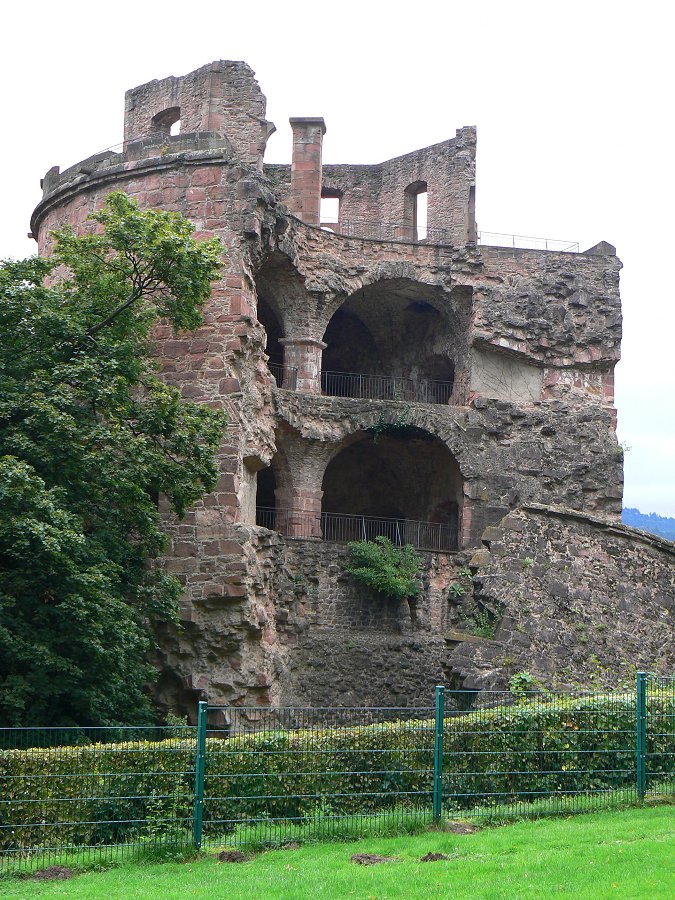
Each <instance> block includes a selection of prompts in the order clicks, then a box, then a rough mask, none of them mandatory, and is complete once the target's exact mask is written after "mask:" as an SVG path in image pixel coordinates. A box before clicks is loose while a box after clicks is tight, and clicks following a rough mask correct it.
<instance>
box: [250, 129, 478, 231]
mask: <svg viewBox="0 0 675 900" xmlns="http://www.w3.org/2000/svg"><path fill="white" fill-rule="evenodd" d="M265 172H266V173H267V174H268V175H269V177H270V179H271V181H272V182H273V184H274V187H275V189H276V191H277V194H278V196H279V198H280V199H281V200H282V202H284V203H288V202H289V198H290V170H289V169H288V167H286V166H281V165H270V166H265ZM475 178H476V129H475V128H461V129H459V130H458V131H457V136H456V137H455V138H453V139H451V140H449V141H443V142H442V143H439V144H434V145H432V146H431V147H424V148H423V149H421V150H415V151H413V152H412V153H407V154H405V155H404V156H398V157H396V158H394V159H390V160H387V161H386V162H382V163H376V164H375V165H340V164H329V165H324V166H323V189H324V191H326V193H327V195H329V196H335V195H339V197H340V221H346V222H367V223H370V224H374V225H377V224H380V223H384V224H387V225H400V226H411V225H412V211H411V207H412V200H411V196H410V191H409V190H408V189H409V188H411V186H413V185H422V184H424V185H426V187H427V195H428V210H427V216H428V220H427V225H428V228H429V229H431V231H432V232H434V233H432V235H431V238H430V241H431V242H432V243H434V242H437V243H447V244H453V245H455V246H458V247H459V246H462V245H464V244H465V243H466V242H467V240H470V239H472V237H471V236H472V234H473V231H475V221H474V215H473V207H472V195H471V190H472V188H474V187H475ZM441 233H442V239H441ZM473 239H475V238H473Z"/></svg>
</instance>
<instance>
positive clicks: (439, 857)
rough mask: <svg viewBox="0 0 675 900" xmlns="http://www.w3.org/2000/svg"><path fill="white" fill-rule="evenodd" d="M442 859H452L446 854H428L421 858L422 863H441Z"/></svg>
mask: <svg viewBox="0 0 675 900" xmlns="http://www.w3.org/2000/svg"><path fill="white" fill-rule="evenodd" d="M442 859H450V857H449V856H446V855H445V853H427V854H426V856H420V862H439V861H440V860H442Z"/></svg>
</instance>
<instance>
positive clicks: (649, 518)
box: [621, 508, 675, 541]
mask: <svg viewBox="0 0 675 900" xmlns="http://www.w3.org/2000/svg"><path fill="white" fill-rule="evenodd" d="M621 521H622V522H623V524H624V525H631V526H632V527H633V528H641V529H642V530H643V531H649V532H650V533H651V534H656V535H658V536H659V537H662V538H667V539H668V540H669V541H675V519H669V518H668V517H667V516H657V515H656V513H642V512H640V510H639V509H625V508H624V509H623V510H622V512H621Z"/></svg>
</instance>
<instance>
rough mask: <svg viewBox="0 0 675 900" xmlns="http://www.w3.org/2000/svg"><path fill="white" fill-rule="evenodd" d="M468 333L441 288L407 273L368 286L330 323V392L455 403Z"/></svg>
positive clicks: (326, 386)
mask: <svg viewBox="0 0 675 900" xmlns="http://www.w3.org/2000/svg"><path fill="white" fill-rule="evenodd" d="M463 332H464V329H463V328H462V327H461V326H460V325H459V323H458V322H457V316H456V315H455V314H454V311H453V309H452V305H451V304H450V303H449V298H448V297H447V295H444V294H443V292H442V291H441V290H440V289H439V288H437V287H434V286H431V285H428V284H422V283H419V282H415V281H412V280H410V279H405V278H401V279H391V280H385V281H378V282H376V283H375V284H372V285H368V286H367V287H364V288H361V289H360V290H359V291H356V293H354V294H352V296H351V297H349V298H348V299H347V300H346V301H345V302H344V303H343V304H342V306H341V307H340V308H339V309H338V310H337V311H336V312H335V313H334V314H333V316H332V318H331V319H330V321H329V323H328V326H327V328H326V332H325V334H324V341H325V343H326V345H327V346H326V348H325V350H324V351H323V360H322V391H323V393H324V394H327V395H329V396H341V397H369V398H372V399H388V400H417V401H420V402H432V403H447V402H448V401H449V399H450V395H451V394H452V389H453V383H454V377H455V361H456V359H457V356H458V355H459V354H461V342H462V337H463ZM429 382H433V384H432V385H430V384H429Z"/></svg>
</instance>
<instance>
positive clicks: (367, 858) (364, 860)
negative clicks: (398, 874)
mask: <svg viewBox="0 0 675 900" xmlns="http://www.w3.org/2000/svg"><path fill="white" fill-rule="evenodd" d="M350 862H353V863H356V865H357V866H376V865H377V864H378V863H388V862H396V857H395V856H378V854H377V853H355V854H354V855H353V856H352V857H351V859H350Z"/></svg>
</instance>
